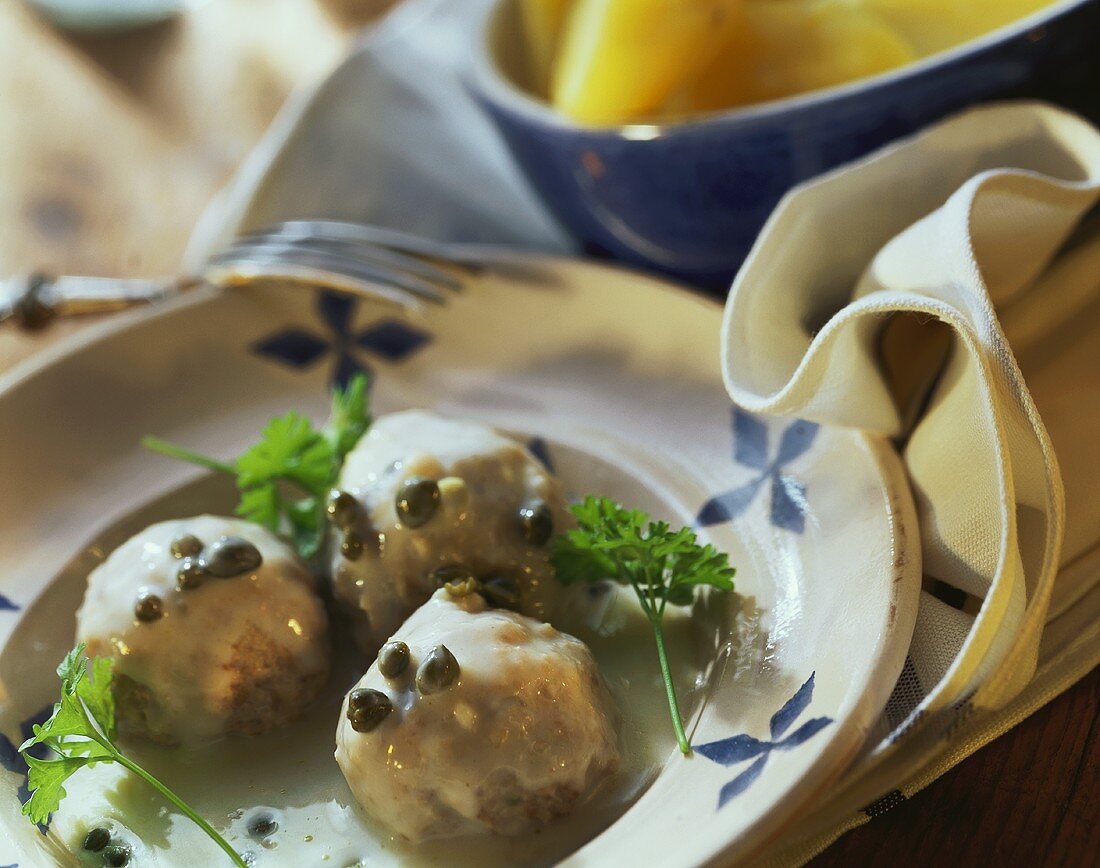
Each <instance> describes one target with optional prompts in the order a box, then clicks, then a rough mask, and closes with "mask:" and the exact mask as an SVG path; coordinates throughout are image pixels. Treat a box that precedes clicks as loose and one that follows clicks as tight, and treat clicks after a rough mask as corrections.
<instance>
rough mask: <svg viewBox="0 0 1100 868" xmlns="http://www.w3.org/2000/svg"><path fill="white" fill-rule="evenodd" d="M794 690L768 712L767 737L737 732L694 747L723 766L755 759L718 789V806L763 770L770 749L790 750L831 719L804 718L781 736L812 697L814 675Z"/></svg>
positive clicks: (750, 782)
mask: <svg viewBox="0 0 1100 868" xmlns="http://www.w3.org/2000/svg"><path fill="white" fill-rule="evenodd" d="M815 674H816V673H814V672H811V673H810V677H809V678H807V679H806V681H805V683H804V684H803V685H802V686H801V687H800V688H798V690H797V691H795V694H794V696H792V697H791V698H790V699H788V700H787V701H786V702H785V703H784V704H783V707H782V708H780V709H779V711H777V712H776V713H775V714H773V715H772V718H771V722H770V724H769V729H770V731H771V740H762V739H758V738H754V737H753V736H751V735H747V734H740V735H734V736H730V737H729V738H723V739H720V740H718V741H712V742H708V743H707V744H702V745H699V746H698V747H696V748H695V752H696V753H698V754H701V755H702V756H705V757H706V758H707V759H709V760H710V761H711V762H716V763H718V764H719V765H723V766H732V765H736V764H737V763H740V762H744V761H745V760H750V759H753V758H754V757H755V758H756V761H755V762H754V763H753V764H752V765H750V766H749V767H748V768H746V769H745V770H744V771H742V772H741V773H740V774H739V775H738V776H737V777H735V778H734V779H733V780H731V781H729V782H728V783H727V784H725V785H724V786H723V787H722V789H721V790H719V791H718V808H721V807H722V806H723V805H725V804H726V803H727V802H729V800H730V799H732V798H734V797H735V796H739V795H741V793H743V792H745V790H747V789H748V788H749V787H750V786H751V785H752V783H753V781H755V780H756V779H757V778H758V777H760V773H761V772H762V771H764V766H765V765H767V762H768V757H769V756H770V755H771V753H772V751H776V750H793V749H794V748H796V747H798V746H799V745H800V744H804V743H805V742H807V741H809V740H810V739H811V738H813V737H814V736H815V735H817V734H818V733H819V732H821V730H823V729H824V728H825V727H826V726H828V725H829V724H830V723H832V722H833V719H832V718H831V717H814V718H811V719H810V720H807V721H806V722H805V723H804V724H802V725H801V726H800V727H798V729H796V730H795V731H794V732H792V733H791V734H790V735H788V736H786V738H784V737H783V736H784V733H786V732H787V730H788V729H790V728H791V725H792V724H793V723H794V722H795V721H796V720H797V719H798V718H799V717H800V716H801V714H802V712H804V711H805V710H806V709H807V708H808V707H809V705H810V702H811V701H812V700H813V698H814V675H815Z"/></svg>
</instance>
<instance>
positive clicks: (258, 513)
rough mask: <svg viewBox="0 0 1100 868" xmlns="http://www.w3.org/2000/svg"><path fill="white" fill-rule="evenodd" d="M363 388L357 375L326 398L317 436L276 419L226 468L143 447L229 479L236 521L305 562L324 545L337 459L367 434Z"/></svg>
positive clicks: (297, 418)
mask: <svg viewBox="0 0 1100 868" xmlns="http://www.w3.org/2000/svg"><path fill="white" fill-rule="evenodd" d="M367 386H368V380H367V377H366V376H365V375H363V374H358V375H356V376H354V377H352V379H351V381H350V382H349V383H348V385H347V388H345V389H340V388H337V389H335V390H333V393H332V410H331V412H330V415H329V420H328V423H327V424H326V425H325V427H324V429H323V430H318V429H317V428H315V427H314V426H313V423H312V422H310V420H309V419H307V418H306V417H305V416H303V415H301V414H300V413H295V412H290V413H287V414H286V415H285V416H276V417H275V418H273V419H271V420H270V421H269V422H268V423H267V425H266V426H265V427H264V429H263V431H262V432H261V434H260V439H259V440H258V441H257V442H256V443H255V444H254V445H252V446H250V447H249V448H248V449H247V450H246V451H245V452H244V453H242V454H241V455H240V457H238V458H237V460H236V461H235V462H233V464H232V465H227V464H225V463H223V462H220V461H217V460H216V459H212V458H208V457H206V456H204V455H198V454H196V453H194V452H191V451H189V450H187V449H183V448H181V447H179V446H174V445H172V444H171V443H165V442H164V441H162V440H158V439H156V438H153V437H146V438H145V439H144V440H143V441H142V442H143V443H144V444H145V446H146V447H147V448H149V449H152V450H153V451H154V452H159V453H161V454H162V455H167V456H169V457H171V458H179V459H181V460H183V461H189V462H191V463H193V464H198V465H199V466H201V467H206V468H209V469H212V470H217V471H220V472H224V473H230V474H233V475H234V476H235V477H236V480H237V488H238V490H239V492H240V500H239V501H238V503H237V515H239V516H241V517H242V518H245V519H247V520H248V521H253V522H256V524H260V525H263V526H264V527H266V528H268V530H271V531H272V532H274V533H280V534H283V535H285V536H287V537H288V538H289V539H290V540H291V541H292V542H293V543H294V547H295V548H296V549H297V550H298V553H299V554H300V555H301V556H302V557H304V558H306V559H309V558H312V557H313V556H314V555H316V554H317V552H318V551H319V550H320V548H321V544H322V542H323V541H324V535H325V522H324V517H323V511H324V507H325V502H326V499H327V497H328V494H329V491H330V490H331V488H332V487H333V486H334V485H335V484H336V481H337V479H338V478H339V476H340V469H341V467H342V466H343V464H344V458H345V457H346V456H347V454H348V452H350V451H351V450H352V449H353V448H355V444H356V443H358V442H359V439H360V438H361V437H362V436H363V434H364V433H365V432H366V430H367V429H368V428H369V427H370V424H371V421H372V419H371V414H370V403H369V400H368V397H367ZM287 487H289V488H291V489H293V491H292V492H290V491H287V490H286V488H287Z"/></svg>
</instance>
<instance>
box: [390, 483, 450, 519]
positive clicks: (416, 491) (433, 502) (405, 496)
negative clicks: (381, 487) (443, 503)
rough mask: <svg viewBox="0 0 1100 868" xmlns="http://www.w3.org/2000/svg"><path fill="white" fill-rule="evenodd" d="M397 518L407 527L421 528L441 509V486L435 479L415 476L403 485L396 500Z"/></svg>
mask: <svg viewBox="0 0 1100 868" xmlns="http://www.w3.org/2000/svg"><path fill="white" fill-rule="evenodd" d="M394 509H396V510H397V517H398V519H400V521H401V523H402V524H403V525H405V526H406V527H420V526H421V525H423V524H426V523H427V522H428V521H430V520H431V517H432V516H433V515H435V513H436V510H438V509H439V485H438V484H437V483H436V481H435V480H434V479H425V478H424V477H423V476H413V477H410V478H409V479H406V480H405V481H404V482H402V483H401V486H400V488H398V489H397V497H396V498H394Z"/></svg>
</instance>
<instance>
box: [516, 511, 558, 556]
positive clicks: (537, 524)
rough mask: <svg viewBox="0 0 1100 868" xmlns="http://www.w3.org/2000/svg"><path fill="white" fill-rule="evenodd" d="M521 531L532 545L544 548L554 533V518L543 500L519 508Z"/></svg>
mask: <svg viewBox="0 0 1100 868" xmlns="http://www.w3.org/2000/svg"><path fill="white" fill-rule="evenodd" d="M518 519H519V530H520V533H521V534H523V538H524V539H525V540H527V542H529V543H531V545H535V546H544V545H546V544H547V543H548V542H550V537H551V536H552V535H553V533H554V517H553V515H551V513H550V507H549V506H548V505H547V504H546V502H545V501H543V500H532V501H529V502H527V503H525V504H523V506H521V507H520V508H519V513H518Z"/></svg>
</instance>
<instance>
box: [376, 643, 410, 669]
mask: <svg viewBox="0 0 1100 868" xmlns="http://www.w3.org/2000/svg"><path fill="white" fill-rule="evenodd" d="M408 668H409V646H408V645H406V644H405V643H404V642H398V641H397V640H396V639H391V640H390V641H389V642H387V643H386V644H385V645H383V646H382V649H381V650H380V651H379V652H378V671H379V672H381V673H382V675H384V676H385V677H386V678H397V676H399V675H401V674H402V673H403V672H404V671H405V670H406V669H408Z"/></svg>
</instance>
